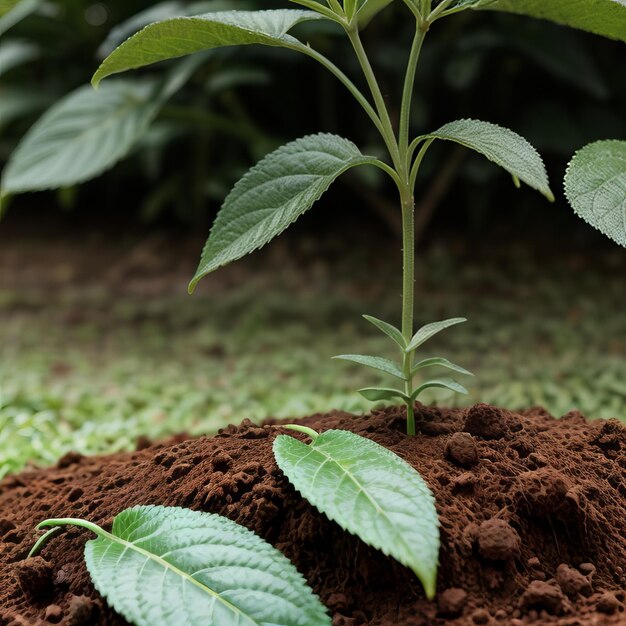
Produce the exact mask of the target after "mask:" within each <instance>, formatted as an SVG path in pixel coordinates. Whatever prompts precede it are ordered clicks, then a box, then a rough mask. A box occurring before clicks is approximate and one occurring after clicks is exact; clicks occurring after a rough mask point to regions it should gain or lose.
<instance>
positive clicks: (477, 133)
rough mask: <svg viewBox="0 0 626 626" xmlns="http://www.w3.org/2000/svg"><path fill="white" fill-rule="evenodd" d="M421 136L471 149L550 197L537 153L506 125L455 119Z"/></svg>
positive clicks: (552, 196)
mask: <svg viewBox="0 0 626 626" xmlns="http://www.w3.org/2000/svg"><path fill="white" fill-rule="evenodd" d="M423 139H442V140H444V141H454V142H456V143H459V144H461V145H462V146H465V147H466V148H471V149H472V150H475V151H476V152H479V153H480V154H482V155H483V156H485V157H487V158H488V159H489V160H490V161H493V162H494V163H496V164H497V165H499V166H500V167H502V168H504V169H505V170H506V171H507V172H509V174H511V175H512V176H515V177H517V178H518V179H519V180H521V181H523V182H525V183H526V184H527V185H528V186H529V187H532V188H533V189H536V190H537V191H539V192H540V193H542V194H543V195H544V196H545V197H546V198H548V200H550V201H552V200H554V195H553V194H552V191H550V183H549V181H548V175H547V173H546V168H545V166H544V164H543V161H542V160H541V157H540V156H539V153H538V152H537V151H536V150H535V149H534V148H533V147H532V146H531V145H530V143H528V141H526V139H524V138H523V137H521V136H520V135H518V134H517V133H514V132H513V131H512V130H509V129H508V128H503V127H502V126H498V125H497V124H491V123H490V122H482V121H480V120H457V121H455V122H450V123H449V124H445V125H444V126H442V127H441V128H440V129H439V130H437V131H435V132H434V133H430V134H428V135H425V136H424V137H423Z"/></svg>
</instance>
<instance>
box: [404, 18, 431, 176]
mask: <svg viewBox="0 0 626 626" xmlns="http://www.w3.org/2000/svg"><path fill="white" fill-rule="evenodd" d="M427 30H428V28H427V26H424V23H423V22H422V21H421V20H418V21H417V24H416V29H415V37H414V39H413V45H412V47H411V53H410V55H409V62H408V65H407V68H406V77H405V79H404V91H403V93H402V107H401V109H400V130H399V132H398V137H399V141H400V153H402V154H405V153H408V148H409V129H410V126H411V101H412V99H413V88H414V86H415V72H416V70H417V63H418V61H419V57H420V52H421V50H422V44H423V43H424V39H425V37H426V32H427ZM406 168H407V169H408V168H409V164H408V162H407V164H406Z"/></svg>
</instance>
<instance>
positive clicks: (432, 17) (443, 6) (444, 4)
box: [426, 0, 453, 24]
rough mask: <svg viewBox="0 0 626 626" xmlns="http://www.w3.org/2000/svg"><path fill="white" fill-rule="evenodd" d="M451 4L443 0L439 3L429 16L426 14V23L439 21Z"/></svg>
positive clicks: (447, 0)
mask: <svg viewBox="0 0 626 626" xmlns="http://www.w3.org/2000/svg"><path fill="white" fill-rule="evenodd" d="M452 2H453V0H443V1H442V2H440V3H439V4H438V5H437V7H436V8H435V10H434V11H432V12H431V13H430V15H429V14H428V13H427V14H426V15H428V21H429V22H430V23H431V24H432V23H433V22H434V21H435V20H436V19H439V18H440V17H441V16H442V15H443V14H444V11H445V10H446V9H447V8H448V7H449V6H450V5H451V4H452Z"/></svg>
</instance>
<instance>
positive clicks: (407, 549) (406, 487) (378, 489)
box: [274, 430, 439, 598]
mask: <svg viewBox="0 0 626 626" xmlns="http://www.w3.org/2000/svg"><path fill="white" fill-rule="evenodd" d="M274 456H275V458H276V462H277V464H278V466H279V467H280V469H281V470H282V471H283V472H284V474H285V475H286V476H287V478H289V480H290V481H291V483H292V484H293V485H294V487H295V488H296V489H297V490H298V491H299V492H300V493H301V494H302V496H303V497H304V498H306V499H307V500H308V501H309V502H310V503H311V504H313V505H314V506H316V507H317V508H318V509H319V510H320V511H321V512H322V513H324V514H325V515H326V516H327V517H328V518H330V519H331V520H333V521H335V522H337V523H338V524H339V525H340V526H341V527H342V528H344V529H345V530H347V531H348V532H350V533H352V534H354V535H357V536H358V537H360V538H361V539H362V540H363V541H364V542H365V543H367V544H369V545H371V546H373V547H375V548H377V549H378V550H381V551H382V552H384V553H385V554H387V555H389V556H392V557H393V558H395V559H396V560H398V561H399V562H400V563H402V564H403V565H406V566H408V567H410V568H411V569H412V570H413V571H414V572H415V574H416V575H417V577H418V578H419V579H420V581H421V582H422V585H423V586H424V590H425V592H426V595H427V597H429V598H432V597H433V596H434V594H435V584H436V577H437V563H438V554H439V521H438V519H437V510H436V509H435V500H434V498H433V495H432V493H431V492H430V489H429V488H428V486H427V484H426V483H425V482H424V480H423V478H422V477H421V476H420V475H419V474H418V472H417V471H416V470H415V469H414V468H412V467H411V466H410V465H409V464H408V463H406V461H404V460H403V459H401V458H400V457H399V456H397V455H396V454H394V453H393V452H391V450H388V449H387V448H384V447H383V446H381V445H379V444H377V443H375V442H374V441H371V440H369V439H365V438H364V437H360V436H358V435H355V434H354V433H350V432H347V431H344V430H329V431H326V432H325V433H322V434H321V435H319V436H318V437H317V439H316V440H315V441H314V442H313V443H312V444H311V445H306V444H304V443H302V442H301V441H298V440H297V439H295V438H294V437H290V436H287V435H280V436H278V437H277V438H276V440H275V441H274Z"/></svg>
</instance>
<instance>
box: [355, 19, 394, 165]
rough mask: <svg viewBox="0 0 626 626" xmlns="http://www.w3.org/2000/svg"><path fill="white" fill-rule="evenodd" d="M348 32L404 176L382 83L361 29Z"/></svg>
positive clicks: (390, 146) (387, 140)
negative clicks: (361, 34)
mask: <svg viewBox="0 0 626 626" xmlns="http://www.w3.org/2000/svg"><path fill="white" fill-rule="evenodd" d="M346 33H347V34H348V38H349V39H350V42H351V43H352V47H353V48H354V52H355V54H356V56H357V58H358V60H359V64H360V65H361V69H362V70H363V74H364V76H365V80H366V81H367V84H368V86H369V88H370V91H371V92H372V97H373V98H374V104H375V105H376V110H377V112H378V117H379V119H380V121H381V123H382V131H381V134H382V136H383V139H384V140H385V144H386V145H387V149H388V150H389V154H390V155H391V160H392V161H393V164H394V167H395V168H396V170H397V171H398V173H399V174H400V175H401V176H402V171H403V170H404V163H403V161H402V158H401V156H400V149H399V148H398V142H397V140H396V135H395V133H394V130H393V124H392V123H391V118H390V117H389V111H388V110H387V104H386V102H385V98H384V97H383V93H382V91H381V90H380V85H379V84H378V81H377V80H376V75H375V74H374V70H373V69H372V65H371V63H370V60H369V58H368V56H367V53H366V52H365V48H364V47H363V42H362V41H361V37H360V36H359V31H358V29H357V28H356V27H354V26H353V27H351V28H348V29H346Z"/></svg>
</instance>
